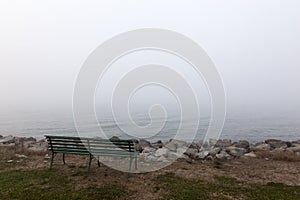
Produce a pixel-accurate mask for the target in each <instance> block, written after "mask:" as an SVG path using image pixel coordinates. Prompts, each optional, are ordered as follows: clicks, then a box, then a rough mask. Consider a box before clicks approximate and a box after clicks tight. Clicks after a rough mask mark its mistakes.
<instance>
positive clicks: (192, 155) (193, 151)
mask: <svg viewBox="0 0 300 200" xmlns="http://www.w3.org/2000/svg"><path fill="white" fill-rule="evenodd" d="M197 153H198V149H194V148H188V149H187V150H186V151H185V152H184V154H185V155H187V156H188V157H190V158H192V159H195V158H196V157H197Z"/></svg>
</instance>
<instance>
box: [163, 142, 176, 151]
mask: <svg viewBox="0 0 300 200" xmlns="http://www.w3.org/2000/svg"><path fill="white" fill-rule="evenodd" d="M165 147H166V148H168V149H169V150H170V151H174V152H176V151H177V145H176V144H174V143H172V142H168V143H167V144H165Z"/></svg>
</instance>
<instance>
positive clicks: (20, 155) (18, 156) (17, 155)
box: [15, 154, 28, 158]
mask: <svg viewBox="0 0 300 200" xmlns="http://www.w3.org/2000/svg"><path fill="white" fill-rule="evenodd" d="M15 156H16V157H17V158H28V156H25V155H22V154H15Z"/></svg>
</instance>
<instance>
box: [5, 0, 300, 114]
mask: <svg viewBox="0 0 300 200" xmlns="http://www.w3.org/2000/svg"><path fill="white" fill-rule="evenodd" d="M299 9H300V2H299V1H297V0H294V1H292V0H287V1H278V0H264V1H261V0H244V1H231V0H226V1H217V0H209V1H196V0H195V1H175V0H165V1H161V0H153V1H145V0H135V1H133V0H132V1H130V0H128V1H121V0H120V1H113V0H110V1H96V0H95V1H54V0H51V1H29V0H28V1H1V2H0V94H1V100H0V102H1V103H0V109H1V110H24V109H26V110H39V109H46V110H47V109H52V110H53V109H54V110H55V109H62V108H66V109H71V107H72V93H73V86H74V84H75V81H76V77H77V75H78V73H79V70H80V68H81V65H82V64H83V62H84V61H85V60H86V58H87V57H88V55H89V54H90V53H91V52H92V51H93V50H94V49H95V48H96V47H97V46H98V45H100V44H101V43H102V42H104V41H105V40H107V39H109V38H111V37H112V36H115V35H117V34H119V33H122V32H125V31H129V30H133V29H138V28H146V27H148V28H152V27H153V28H164V29H169V30H174V31H177V32H179V33H182V34H184V35H186V36H188V37H190V38H191V39H193V40H194V41H196V42H197V43H198V44H199V45H200V46H201V47H202V48H204V49H205V50H206V52H207V54H208V55H209V56H210V57H211V59H212V60H213V61H214V63H215V65H216V67H217V69H218V70H219V72H220V75H221V77H222V79H223V81H224V86H225V89H226V94H227V111H228V112H229V113H230V112H241V113H243V112H245V113H247V112H253V113H255V112H257V113H262V112H263V113H264V112H271V111H278V112H280V113H298V112H299V111H300V94H299V86H300V77H299V75H300V38H299V36H300V12H299Z"/></svg>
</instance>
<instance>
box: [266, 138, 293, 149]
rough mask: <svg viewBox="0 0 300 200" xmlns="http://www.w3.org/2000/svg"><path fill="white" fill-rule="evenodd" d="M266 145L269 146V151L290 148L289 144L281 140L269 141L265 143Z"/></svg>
mask: <svg viewBox="0 0 300 200" xmlns="http://www.w3.org/2000/svg"><path fill="white" fill-rule="evenodd" d="M265 143H266V144H269V145H270V146H271V149H276V148H282V149H285V148H287V147H290V146H291V143H290V142H285V141H282V140H276V139H269V140H266V141H265Z"/></svg>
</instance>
